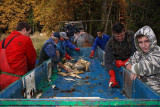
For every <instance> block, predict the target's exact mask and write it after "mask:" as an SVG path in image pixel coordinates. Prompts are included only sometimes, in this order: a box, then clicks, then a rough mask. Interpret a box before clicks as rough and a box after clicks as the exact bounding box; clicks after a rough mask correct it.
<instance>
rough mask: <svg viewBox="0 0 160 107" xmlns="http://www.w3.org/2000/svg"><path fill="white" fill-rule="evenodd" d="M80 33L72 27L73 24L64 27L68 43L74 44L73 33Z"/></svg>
mask: <svg viewBox="0 0 160 107" xmlns="http://www.w3.org/2000/svg"><path fill="white" fill-rule="evenodd" d="M75 31H76V32H80V30H79V29H78V28H77V27H76V26H75V25H74V23H73V22H71V24H69V25H68V26H67V27H66V32H67V36H68V37H69V41H70V42H71V43H72V42H74V32H75Z"/></svg>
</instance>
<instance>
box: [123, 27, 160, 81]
mask: <svg viewBox="0 0 160 107" xmlns="http://www.w3.org/2000/svg"><path fill="white" fill-rule="evenodd" d="M134 42H135V45H136V48H137V51H136V52H135V53H134V55H133V56H131V57H130V59H129V61H128V62H126V63H125V66H126V68H127V69H128V70H130V71H131V75H130V78H131V80H133V79H136V78H137V77H140V76H142V77H143V76H150V75H155V74H157V73H160V47H159V46H158V45H157V39H156V36H155V34H154V32H153V30H152V29H151V28H150V27H149V26H144V27H142V28H141V29H139V30H138V31H137V32H136V33H135V35H134Z"/></svg>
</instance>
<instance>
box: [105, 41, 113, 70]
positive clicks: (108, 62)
mask: <svg viewBox="0 0 160 107" xmlns="http://www.w3.org/2000/svg"><path fill="white" fill-rule="evenodd" d="M113 61H114V56H113V52H112V49H111V47H110V46H109V44H108V43H107V44H106V46H105V67H106V70H108V71H109V70H114V65H113Z"/></svg>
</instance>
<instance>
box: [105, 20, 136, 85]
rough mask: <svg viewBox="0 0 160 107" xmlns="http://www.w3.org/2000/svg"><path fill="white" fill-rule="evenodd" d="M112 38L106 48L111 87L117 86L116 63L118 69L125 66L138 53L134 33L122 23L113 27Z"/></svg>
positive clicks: (106, 63)
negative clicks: (127, 29)
mask: <svg viewBox="0 0 160 107" xmlns="http://www.w3.org/2000/svg"><path fill="white" fill-rule="evenodd" d="M112 34H113V35H112V37H111V39H110V40H109V41H108V43H107V45H106V46H105V66H106V69H107V71H109V75H110V80H109V86H112V87H114V86H116V85H118V82H117V81H116V77H115V70H114V63H115V65H116V67H121V66H125V63H126V62H127V61H128V59H129V57H130V56H131V55H133V53H134V52H135V51H136V48H135V45H134V33H133V32H131V31H126V30H125V27H124V25H123V24H122V23H120V22H118V23H116V24H114V25H113V27H112Z"/></svg>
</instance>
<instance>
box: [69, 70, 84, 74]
mask: <svg viewBox="0 0 160 107" xmlns="http://www.w3.org/2000/svg"><path fill="white" fill-rule="evenodd" d="M70 73H73V74H82V73H84V71H82V70H81V71H78V70H76V69H75V70H73V71H72V72H70Z"/></svg>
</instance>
